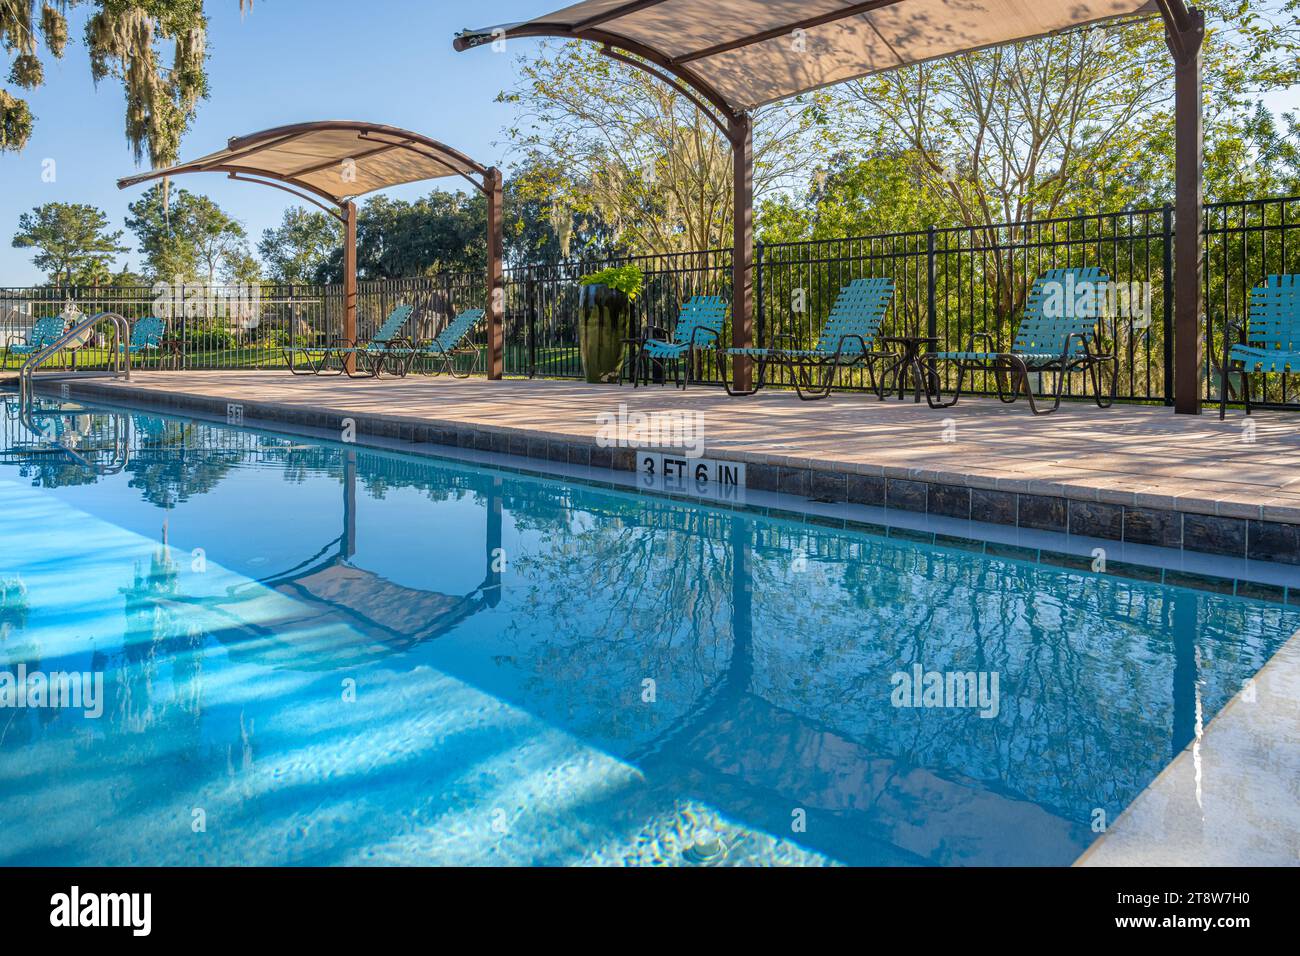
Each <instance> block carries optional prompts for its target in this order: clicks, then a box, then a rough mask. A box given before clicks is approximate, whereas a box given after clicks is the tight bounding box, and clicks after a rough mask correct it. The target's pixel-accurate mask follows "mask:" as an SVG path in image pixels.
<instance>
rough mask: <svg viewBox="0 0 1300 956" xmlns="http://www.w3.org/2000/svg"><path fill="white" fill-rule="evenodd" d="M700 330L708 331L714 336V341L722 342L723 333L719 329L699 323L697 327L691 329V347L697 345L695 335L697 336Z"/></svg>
mask: <svg viewBox="0 0 1300 956" xmlns="http://www.w3.org/2000/svg"><path fill="white" fill-rule="evenodd" d="M700 332H707V333H709V335H711V336H713V341H714V342H720V341H721V340H722V333H721V332H719V331H718V330H717V329H713V328H710V327H709V326H707V325H697V326H696V327H695V328H693V329H691V341H690V347H691V348H695V347H696V342H695V337H696V336H697V335H698V334H699V333H700Z"/></svg>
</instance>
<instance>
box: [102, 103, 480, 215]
mask: <svg viewBox="0 0 1300 956" xmlns="http://www.w3.org/2000/svg"><path fill="white" fill-rule="evenodd" d="M199 172H224V173H235V174H238V175H248V176H264V177H267V178H270V179H274V180H277V181H279V182H283V183H287V184H289V185H292V186H296V187H298V188H300V189H305V190H307V191H309V192H311V193H314V194H315V195H317V196H320V197H321V198H323V199H328V200H330V201H331V202H333V203H336V204H339V205H342V204H343V203H345V202H346V201H347V200H350V199H355V198H356V197H358V196H363V195H365V194H366V193H371V192H374V191H375V190H378V189H386V188H387V187H389V186H398V185H402V184H404V183H414V182H421V181H423V180H426V179H442V178H444V177H446V176H464V177H465V178H467V179H469V177H470V176H472V175H477V176H480V177H481V176H483V175H484V174H485V173H486V170H485V169H484V168H483V167H482V166H480V165H479V164H478V163H476V162H474V161H473V160H472V159H470V158H469V157H468V156H466V155H465V154H463V153H461V152H459V151H457V150H454V149H452V148H451V147H449V146H446V145H444V144H442V143H439V142H437V141H436V140H432V139H429V138H428V137H426V136H421V135H420V134H419V133H412V132H410V131H409V130H403V129H397V128H396V127H393V126H381V125H377V124H374V123H357V122H350V121H344V120H327V121H324V122H316V123H300V124H297V125H295V126H281V127H278V128H276V129H269V130H265V131H264V132H261V133H254V134H252V135H251V136H237V137H235V138H233V139H231V140H230V142H229V144H228V145H227V147H226V148H225V149H223V150H220V151H218V152H215V153H212V154H210V155H208V156H204V157H202V158H200V159H196V160H194V161H192V162H188V163H181V164H180V165H178V166H173V167H171V168H170V169H157V170H152V171H150V172H148V173H142V174H141V175H138V176H130V177H127V178H126V179H122V180H119V181H118V185H119V186H120V187H122V188H125V187H127V186H134V185H136V184H138V183H142V182H146V181H148V180H151V179H160V178H162V177H164V176H176V175H180V174H183V173H199ZM470 182H471V183H473V185H474V186H475V187H476V188H480V189H481V188H482V187H481V186H480V184H479V183H478V182H475V181H474V180H472V179H471V180H470Z"/></svg>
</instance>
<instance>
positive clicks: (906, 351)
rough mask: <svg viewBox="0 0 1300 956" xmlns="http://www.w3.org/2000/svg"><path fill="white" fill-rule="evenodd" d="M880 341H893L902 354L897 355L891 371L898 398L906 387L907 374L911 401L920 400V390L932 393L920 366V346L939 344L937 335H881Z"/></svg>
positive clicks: (928, 380) (927, 378)
mask: <svg viewBox="0 0 1300 956" xmlns="http://www.w3.org/2000/svg"><path fill="white" fill-rule="evenodd" d="M880 341H881V342H883V343H890V342H893V343H895V344H897V345H901V346H902V348H903V354H902V355H901V356H899V358H898V361H897V362H896V363H895V364H894V367H893V368H891V369H890V371H891V372H894V373H896V380H897V386H898V398H899V401H902V399H903V394H904V392H905V391H906V388H907V379H908V376H909V375H910V376H911V379H912V391H913V397H912V401H914V402H917V403H919V402H920V401H921V390H922V389H925V394H926V395H927V396H929V395H931V394H933V392H934V390H935V389H933V388H932V385H933V384H934V383H932V382H931V381H930V378H929V377H928V376H927V375H926V374H925V371H924V370H923V369H922V368H921V348H922V347H923V346H925V347H929V348H933V347H934V346H936V345H938V344H939V341H940V339H939V336H937V335H882V336H881V337H880Z"/></svg>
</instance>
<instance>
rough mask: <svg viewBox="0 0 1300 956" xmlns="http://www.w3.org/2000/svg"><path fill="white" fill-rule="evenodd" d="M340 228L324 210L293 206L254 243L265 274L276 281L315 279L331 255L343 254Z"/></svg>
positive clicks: (309, 280) (307, 280)
mask: <svg viewBox="0 0 1300 956" xmlns="http://www.w3.org/2000/svg"><path fill="white" fill-rule="evenodd" d="M342 242H343V229H342V226H341V225H340V224H339V222H338V220H337V219H334V218H332V217H331V216H328V215H326V214H325V213H323V212H313V211H310V210H307V209H303V208H302V207H301V206H294V207H292V208H290V209H286V210H285V211H284V218H283V219H281V220H280V225H278V226H275V227H274V228H271V229H267V230H265V231H263V233H262V239H261V241H260V242H258V244H257V252H258V254H259V255H260V256H261V257H262V261H263V262H265V263H266V267H267V270H268V274H269V276H270V278H271V279H273V280H275V281H276V282H292V283H306V282H314V281H315V280H316V276H317V274H318V273H319V272H320V271H321V270H322V269H324V268H325V267H326V266H327V263H328V262H329V261H330V258H331V256H333V255H336V254H337V255H339V256H341V255H342V252H341V249H340V246H341V245H342Z"/></svg>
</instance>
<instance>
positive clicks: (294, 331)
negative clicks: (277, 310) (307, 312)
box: [286, 282, 298, 371]
mask: <svg viewBox="0 0 1300 956" xmlns="http://www.w3.org/2000/svg"><path fill="white" fill-rule="evenodd" d="M288 306H289V308H288V309H287V310H286V311H288V313H289V353H288V354H289V371H293V369H294V361H295V355H296V354H297V353H295V352H294V346H295V345H297V341H298V301H297V299H296V298H295V297H294V294H293V283H292V282H290V283H289V302H288Z"/></svg>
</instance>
